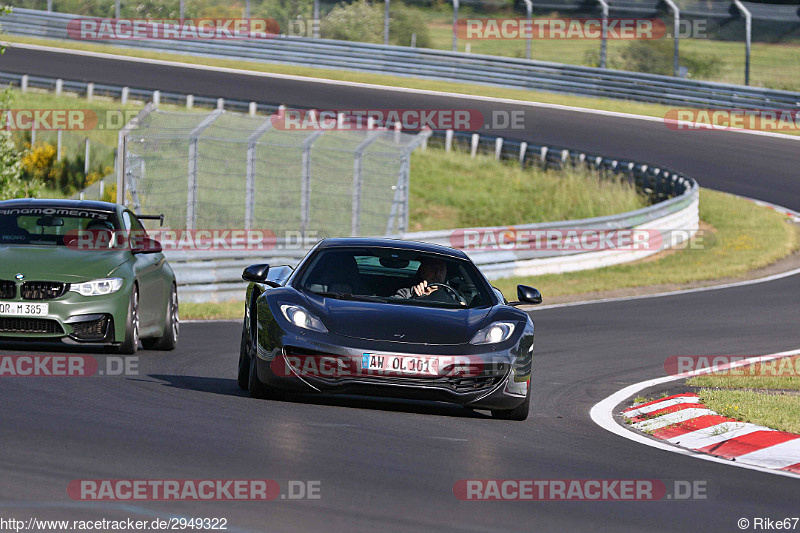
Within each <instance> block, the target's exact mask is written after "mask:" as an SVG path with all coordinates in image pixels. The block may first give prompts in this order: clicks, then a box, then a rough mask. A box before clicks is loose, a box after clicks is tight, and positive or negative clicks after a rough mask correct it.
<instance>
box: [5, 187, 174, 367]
mask: <svg viewBox="0 0 800 533" xmlns="http://www.w3.org/2000/svg"><path fill="white" fill-rule="evenodd" d="M142 218H145V217H142ZM151 218H152V217H151ZM178 322H179V319H178V293H177V288H176V284H175V274H174V273H173V272H172V269H171V268H170V266H169V264H167V261H166V259H165V258H164V255H163V254H162V253H161V245H160V244H159V243H158V242H157V241H155V240H152V239H149V238H148V237H147V232H146V231H145V229H144V226H142V223H141V221H140V220H139V218H137V216H136V215H134V214H133V213H132V212H131V211H129V210H128V209H126V208H125V207H123V206H121V205H117V204H111V203H107V202H87V201H77V200H32V199H23V200H8V201H3V202H0V340H3V339H4V340H13V339H14V338H16V340H21V339H32V340H40V341H46V340H57V339H60V340H62V341H64V342H68V343H80V344H83V343H86V344H90V343H91V344H100V345H105V346H107V347H109V348H110V349H112V350H113V351H117V352H118V353H125V354H132V353H135V352H136V350H137V348H138V346H139V341H140V340H141V343H142V346H143V347H144V348H147V349H156V350H172V349H174V348H175V346H176V345H177V343H178Z"/></svg>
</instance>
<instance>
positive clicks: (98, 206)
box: [0, 198, 118, 212]
mask: <svg viewBox="0 0 800 533" xmlns="http://www.w3.org/2000/svg"><path fill="white" fill-rule="evenodd" d="M42 205H48V206H53V207H60V208H63V209H93V210H95V211H114V212H116V210H117V207H118V206H117V204H112V203H110V202H98V201H94V200H63V199H59V200H55V199H47V198H19V199H17V200H3V201H2V202H0V208H3V209H8V208H12V207H38V206H42Z"/></svg>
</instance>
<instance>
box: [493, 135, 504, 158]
mask: <svg viewBox="0 0 800 533" xmlns="http://www.w3.org/2000/svg"><path fill="white" fill-rule="evenodd" d="M502 152H503V138H502V137H498V138H497V139H495V140H494V158H495V159H497V160H498V161H500V154H501V153H502Z"/></svg>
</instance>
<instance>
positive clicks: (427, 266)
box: [395, 257, 447, 299]
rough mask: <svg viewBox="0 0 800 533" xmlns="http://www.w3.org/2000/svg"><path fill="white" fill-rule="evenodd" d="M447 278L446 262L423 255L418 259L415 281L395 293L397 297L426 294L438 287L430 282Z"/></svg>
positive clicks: (439, 281) (407, 297) (412, 296)
mask: <svg viewBox="0 0 800 533" xmlns="http://www.w3.org/2000/svg"><path fill="white" fill-rule="evenodd" d="M446 278H447V263H446V262H445V261H444V260H442V259H438V258H435V257H423V258H422V259H420V263H419V268H418V269H417V275H416V280H417V283H416V284H415V285H412V286H411V287H408V288H402V289H400V290H398V291H397V292H396V293H395V296H396V297H398V298H405V299H409V298H414V297H419V296H427V295H429V294H431V293H432V292H434V291H435V290H437V289H438V288H439V287H438V286H436V287H431V286H430V284H432V283H444V282H445V279H446Z"/></svg>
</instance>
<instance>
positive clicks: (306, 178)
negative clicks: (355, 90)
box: [300, 109, 325, 239]
mask: <svg viewBox="0 0 800 533" xmlns="http://www.w3.org/2000/svg"><path fill="white" fill-rule="evenodd" d="M312 112H314V110H313V109H312V110H311V111H309V113H312ZM323 133H325V130H316V131H315V132H314V133H312V134H311V135H309V136H308V137H306V138H305V139H304V140H303V144H302V148H303V157H302V163H301V170H300V172H301V176H300V234H301V236H302V238H303V239H305V238H306V230H308V223H309V221H310V220H311V145H312V144H314V141H315V140H317V138H318V137H320V136H321V135H322V134H323Z"/></svg>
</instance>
